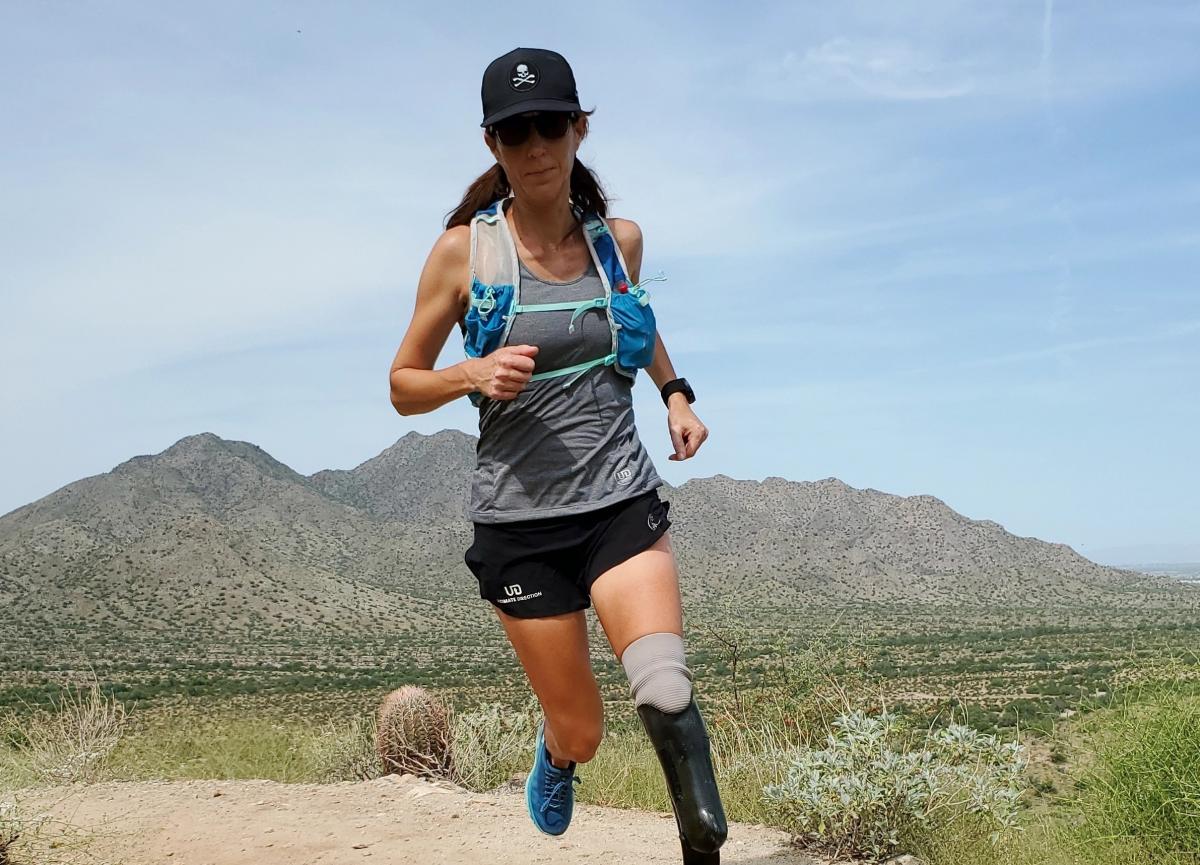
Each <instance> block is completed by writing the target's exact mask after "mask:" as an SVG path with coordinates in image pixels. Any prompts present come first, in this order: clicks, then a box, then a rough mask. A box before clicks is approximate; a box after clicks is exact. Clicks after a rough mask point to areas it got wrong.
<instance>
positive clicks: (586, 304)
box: [513, 297, 608, 333]
mask: <svg viewBox="0 0 1200 865" xmlns="http://www.w3.org/2000/svg"><path fill="white" fill-rule="evenodd" d="M605 306H608V298H607V297H593V298H590V299H588V300H585V301H583V302H582V303H580V302H579V301H577V300H564V301H561V302H559V303H518V304H516V305H515V306H513V312H514V313H518V312H554V311H556V310H557V311H564V310H568V309H570V310H573V312H572V313H571V323H570V325H569V326H568V327H567V330H568V331H570V332H571V333H574V332H575V319H577V318H579V316H581V315H583V314H584V313H585V312H587V311H588V310H589V309H600V308H601V307H605Z"/></svg>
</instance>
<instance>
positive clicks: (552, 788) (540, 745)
mask: <svg viewBox="0 0 1200 865" xmlns="http://www.w3.org/2000/svg"><path fill="white" fill-rule="evenodd" d="M545 725H546V722H545V721H544V720H543V721H539V722H538V727H537V745H536V747H537V756H536V757H534V759H533V771H531V772H530V773H529V777H528V778H526V779H525V807H527V808H528V809H529V816H530V818H531V819H532V820H533V825H534V826H537V827H538V829H540V830H541V831H542V832H544V833H545V834H547V835H561V834H562V833H563V832H566V831H567V827H568V826H570V825H571V813H572V812H573V811H574V810H575V788H574V787H573V786H572V785H573V784H578V783H579V782H580V779H579V778H576V777H575V763H574V761H572V762H571V764H570V765H569V766H567V768H565V769H560V768H558V767H557V766H555V765H554V764H553V763H552V762H550V752H549V751H547V750H546V740H545V738H544V737H543V731H544V728H545Z"/></svg>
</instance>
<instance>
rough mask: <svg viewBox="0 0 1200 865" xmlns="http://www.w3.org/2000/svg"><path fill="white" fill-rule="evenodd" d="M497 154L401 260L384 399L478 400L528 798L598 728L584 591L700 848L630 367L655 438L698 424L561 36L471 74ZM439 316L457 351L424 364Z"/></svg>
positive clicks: (714, 812)
mask: <svg viewBox="0 0 1200 865" xmlns="http://www.w3.org/2000/svg"><path fill="white" fill-rule="evenodd" d="M482 97H483V122H482V123H481V124H480V125H481V126H482V127H483V129H484V135H483V138H484V143H485V144H486V145H487V147H488V149H489V150H490V151H491V154H492V156H493V157H494V158H495V160H496V164H495V165H493V166H492V167H491V168H490V169H488V171H486V172H485V173H484V174H483V175H482V176H481V177H479V178H478V179H477V180H476V181H475V182H474V183H472V184H471V185H470V187H469V188H468V189H467V191H466V194H465V195H464V197H463V200H462V202H461V203H460V204H459V206H458V207H457V209H455V210H454V211H453V212H452V213H451V214H450V215H449V217H448V219H447V222H446V230H445V232H444V233H443V234H442V235H441V237H439V238H438V240H437V242H436V243H435V244H434V246H433V250H432V251H431V252H430V254H429V258H428V260H427V261H426V263H425V267H424V269H423V270H422V272H421V278H420V283H419V285H418V287H417V300H416V308H415V310H414V312H413V317H412V321H411V323H410V324H409V327H408V330H407V332H406V333H405V335H404V339H403V341H402V343H401V345H400V349H399V351H397V353H396V358H395V361H394V362H393V363H392V369H391V399H392V404H393V405H394V406H395V408H396V410H397V411H398V412H399V413H400V414H402V415H410V414H418V413H422V412H428V411H433V410H434V409H436V408H438V407H439V406H442V405H445V404H446V403H448V402H450V401H451V400H454V399H458V398H461V397H468V398H469V399H470V400H471V402H472V403H473V404H474V405H476V406H477V407H478V409H479V443H478V447H477V465H476V469H475V471H474V473H473V475H472V479H471V498H470V509H469V512H468V516H469V517H470V519H471V520H472V523H473V525H474V542H473V543H472V544H471V546H470V548H469V549H468V550H467V551H466V554H465V561H466V564H467V566H468V567H469V568H470V569H471V571H472V573H474V575H475V577H476V578H477V580H478V582H479V592H480V597H481V598H483V599H485V600H487V601H489V602H491V604H492V607H493V609H494V610H495V611H496V615H497V616H498V617H499V619H500V622H501V624H502V626H503V628H504V631H505V633H506V635H507V637H508V639H509V641H510V642H511V643H512V646H513V649H514V651H515V652H516V655H517V658H518V659H519V660H520V662H521V664H522V666H523V667H524V669H525V672H526V674H527V675H528V677H529V683H530V686H531V687H532V688H533V691H534V693H535V694H536V695H537V697H538V700H539V702H540V704H541V707H542V712H543V719H542V720H541V721H540V722H539V724H538V728H537V740H536V743H535V745H534V752H535V753H534V761H533V768H532V771H531V772H530V773H529V776H528V779H527V781H526V784H525V800H526V804H527V806H528V809H529V816H530V817H531V818H532V820H533V822H534V824H535V825H536V826H537V828H538V829H540V830H541V831H542V832H544V833H546V834H549V835H561V834H562V833H563V832H564V831H566V829H567V826H568V825H569V823H570V820H571V814H572V810H573V804H574V786H573V785H574V784H575V783H578V782H579V781H580V779H579V778H578V777H576V775H575V771H576V767H577V766H578V765H579V764H581V763H586V762H587V761H589V760H590V759H592V757H593V755H594V754H595V753H596V749H597V747H598V746H599V745H600V741H601V739H602V737H603V734H604V708H603V704H602V702H601V698H600V690H599V688H598V686H597V684H596V680H595V677H594V676H593V674H592V668H591V661H590V657H589V654H588V639H587V625H586V620H585V614H584V612H583V611H584V610H585V609H587V608H588V607H589V606H591V605H592V603H594V604H595V607H596V614H597V616H598V618H599V620H600V623H601V625H602V626H603V627H604V631H605V634H606V635H607V638H608V640H609V642H610V644H611V645H612V648H613V652H614V653H615V654H616V657H617V660H618V661H619V662H620V663H621V665H622V666H623V668H624V669H625V671H626V673H627V675H628V677H629V681H630V690H631V694H632V696H633V700H634V704H635V706H636V707H637V712H638V715H639V717H640V718H641V720H642V723H643V726H644V727H645V729H646V731H647V734H648V735H649V737H650V739H651V741H652V742H653V744H654V747H655V751H656V752H657V754H658V757H659V760H660V762H661V764H662V768H663V771H664V774H665V775H666V780H667V786H668V789H669V792H670V795H671V803H672V808H673V810H674V813H675V819H676V823H677V826H678V829H679V835H680V840H681V842H682V845H683V853H684V861H685V862H686V863H704V865H711V863H716V862H719V855H720V854H719V852H718V850H719V848H720V846H721V844H722V843H723V842H724V840H725V835H726V825H725V815H724V810H723V808H722V805H721V800H720V795H719V793H718V791H717V786H716V781H715V779H714V777H713V771H712V762H711V758H710V753H709V741H708V736H707V734H706V731H705V728H704V722H703V719H702V718H701V716H700V713H699V709H698V708H697V706H696V702H695V699H694V698H693V695H692V674H691V671H690V670H689V669H688V667H687V664H686V660H685V656H684V646H683V615H682V611H681V606H680V604H681V602H680V592H679V577H678V569H677V566H676V562H675V554H674V550H673V549H672V547H671V540H670V535H669V534H668V529H669V528H670V525H671V523H670V520H669V519H668V518H667V512H668V509H669V507H670V502H664V501H662V500H660V498H659V495H658V490H657V488H658V487H660V486H661V485H662V483H663V482H662V480H661V479H660V478H659V476H658V474H657V473H656V472H655V469H654V466H653V464H652V463H651V461H650V457H649V455H648V454H647V453H646V450H645V449H644V448H643V446H642V443H641V441H640V440H639V438H638V434H637V430H636V428H635V426H634V416H633V404H632V393H631V388H632V385H633V377H634V375H635V374H636V371H637V368H638V367H643V368H645V369H646V371H647V372H648V374H649V375H650V378H651V379H653V381H654V384H655V385H656V386H657V387H658V388H659V389H660V391H661V394H662V398H663V402H664V403H665V404H666V407H667V426H668V429H669V431H670V435H671V441H672V443H673V446H674V449H675V453H674V454H672V455H671V456H670V457H669V459H672V460H685V459H689V458H691V457H692V456H694V455H695V453H696V451H697V450H698V449H699V447H700V445H701V444H703V442H704V440H705V439H706V438H707V436H708V430H707V429H706V428H705V426H704V424H703V423H701V422H700V419H699V418H698V417H697V416H696V414H695V413H694V412H693V411H692V408H691V403H692V402H693V400H694V399H695V397H694V395H693V393H692V390H691V388H690V387H689V386H688V383H687V381H686V380H685V379H682V378H677V377H676V375H675V370H674V368H673V367H672V365H671V361H670V359H669V357H668V356H667V351H666V348H665V347H664V346H663V343H662V339H661V337H660V336H659V335H658V333H657V330H656V328H655V326H654V317H653V313H652V312H650V307H649V306H648V303H647V302H648V299H649V297H648V295H647V294H646V293H645V289H643V288H642V287H641V286H640V285H639V283H638V278H639V271H640V269H641V262H642V234H641V231H640V229H639V228H638V226H637V224H636V223H634V222H633V221H631V220H628V219H616V218H608V216H607V202H606V199H605V196H604V192H603V190H602V189H601V188H600V185H599V183H598V182H597V180H596V178H595V176H594V175H593V174H592V173H591V171H590V170H589V169H587V168H586V167H585V166H584V165H583V164H582V163H581V162H580V161H579V160H578V158H576V152H577V151H578V149H579V145H580V143H581V142H582V141H583V139H584V138H585V137H586V136H587V133H588V122H589V118H590V116H591V114H592V113H593V112H592V111H584V110H583V109H582V108H581V107H580V105H579V97H578V94H577V92H576V85H575V77H574V74H573V73H572V70H571V67H570V66H569V65H568V63H567V61H566V59H564V58H563V56H562V55H561V54H558V53H556V52H554V51H548V50H544V49H534V48H518V49H516V50H514V51H510V52H509V53H507V54H505V55H503V56H502V57H499V58H497V59H496V60H494V61H492V63H491V64H489V65H488V67H487V69H486V71H485V72H484V74H483V86H482ZM455 323H458V325H459V327H460V329H461V330H462V333H463V337H464V347H465V350H466V354H467V358H466V359H465V360H463V361H461V362H459V363H456V364H454V365H452V366H448V367H445V368H443V369H437V370H435V369H433V365H434V363H435V361H436V360H437V358H438V355H439V353H440V351H441V349H442V347H443V346H444V345H445V342H446V339H447V337H448V335H449V333H450V330H451V329H452V328H453V327H454V325H455Z"/></svg>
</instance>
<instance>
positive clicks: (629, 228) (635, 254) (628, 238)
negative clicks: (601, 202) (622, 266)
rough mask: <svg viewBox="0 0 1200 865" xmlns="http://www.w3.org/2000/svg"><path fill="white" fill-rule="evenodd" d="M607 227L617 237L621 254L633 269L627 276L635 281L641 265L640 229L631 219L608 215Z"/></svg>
mask: <svg viewBox="0 0 1200 865" xmlns="http://www.w3.org/2000/svg"><path fill="white" fill-rule="evenodd" d="M608 229H609V231H611V232H612V233H613V237H615V238H616V239H617V246H619V247H621V255H622V256H624V258H625V261H626V262H627V263H628V264H629V269H630V270H631V271H633V272H632V273H630V274H629V276H630V277H631V278H632V279H633V280H634V281H635V282H636V281H637V277H638V270H639V269H640V268H641V265H642V229H641V226H639V225H638V224H637V223H636V222H634V221H633V220H632V219H622V218H620V217H617V216H610V217H608Z"/></svg>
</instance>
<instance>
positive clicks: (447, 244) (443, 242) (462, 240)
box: [429, 225, 471, 264]
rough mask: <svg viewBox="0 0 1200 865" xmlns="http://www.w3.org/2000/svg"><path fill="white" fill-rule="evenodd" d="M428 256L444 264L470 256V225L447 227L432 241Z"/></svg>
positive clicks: (462, 260)
mask: <svg viewBox="0 0 1200 865" xmlns="http://www.w3.org/2000/svg"><path fill="white" fill-rule="evenodd" d="M429 256H430V258H433V259H436V260H438V261H440V262H443V263H446V264H455V263H460V262H466V261H467V260H468V259H469V258H470V257H471V226H469V225H455V226H453V227H451V228H447V229H446V230H445V231H443V232H442V233H441V235H440V236H439V237H438V239H437V240H435V241H434V243H433V251H432V252H430V254H429Z"/></svg>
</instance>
